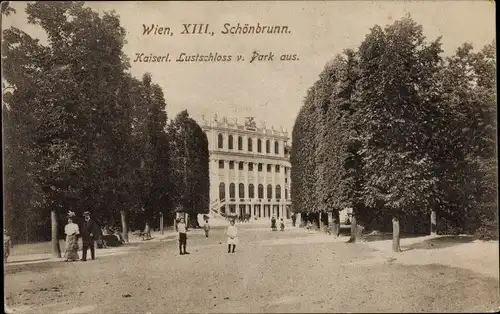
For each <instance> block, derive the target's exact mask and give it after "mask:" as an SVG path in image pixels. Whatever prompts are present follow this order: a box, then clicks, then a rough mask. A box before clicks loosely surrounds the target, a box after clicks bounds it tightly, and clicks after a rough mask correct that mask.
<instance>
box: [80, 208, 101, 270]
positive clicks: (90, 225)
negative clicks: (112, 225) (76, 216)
mask: <svg viewBox="0 0 500 314" xmlns="http://www.w3.org/2000/svg"><path fill="white" fill-rule="evenodd" d="M83 217H84V218H85V221H84V222H83V226H82V231H81V235H82V240H83V250H82V251H83V252H82V261H83V262H85V261H86V260H87V250H88V249H89V248H90V256H91V257H92V259H93V260H94V259H95V240H96V238H97V237H98V236H99V231H100V230H99V227H98V226H97V224H96V223H95V222H94V221H93V220H92V219H90V212H88V211H86V212H84V213H83Z"/></svg>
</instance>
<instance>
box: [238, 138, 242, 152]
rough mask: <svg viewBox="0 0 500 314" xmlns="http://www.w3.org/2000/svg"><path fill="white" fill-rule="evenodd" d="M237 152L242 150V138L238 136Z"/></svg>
mask: <svg viewBox="0 0 500 314" xmlns="http://www.w3.org/2000/svg"><path fill="white" fill-rule="evenodd" d="M238 150H243V138H242V137H241V136H238Z"/></svg>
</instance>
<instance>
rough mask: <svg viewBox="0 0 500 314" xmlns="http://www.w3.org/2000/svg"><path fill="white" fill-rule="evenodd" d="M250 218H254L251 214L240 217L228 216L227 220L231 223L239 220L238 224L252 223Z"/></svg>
mask: <svg viewBox="0 0 500 314" xmlns="http://www.w3.org/2000/svg"><path fill="white" fill-rule="evenodd" d="M250 218H252V217H251V216H250V214H243V215H238V216H235V215H228V216H226V220H228V221H229V222H231V220H235V221H236V220H238V222H250Z"/></svg>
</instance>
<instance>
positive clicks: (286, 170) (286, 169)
mask: <svg viewBox="0 0 500 314" xmlns="http://www.w3.org/2000/svg"><path fill="white" fill-rule="evenodd" d="M287 173H288V168H287V167H285V175H286V174H287Z"/></svg>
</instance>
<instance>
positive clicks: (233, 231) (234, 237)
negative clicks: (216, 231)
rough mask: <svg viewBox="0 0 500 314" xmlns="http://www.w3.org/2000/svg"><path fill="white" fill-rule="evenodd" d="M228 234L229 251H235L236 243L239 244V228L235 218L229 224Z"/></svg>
mask: <svg viewBox="0 0 500 314" xmlns="http://www.w3.org/2000/svg"><path fill="white" fill-rule="evenodd" d="M226 235H227V252H228V253H234V249H235V248H236V244H238V228H236V226H235V225H234V219H233V220H231V224H230V225H229V227H227V230H226ZM231 246H232V250H231Z"/></svg>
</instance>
